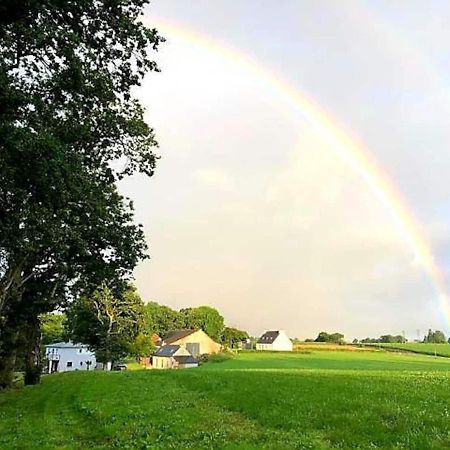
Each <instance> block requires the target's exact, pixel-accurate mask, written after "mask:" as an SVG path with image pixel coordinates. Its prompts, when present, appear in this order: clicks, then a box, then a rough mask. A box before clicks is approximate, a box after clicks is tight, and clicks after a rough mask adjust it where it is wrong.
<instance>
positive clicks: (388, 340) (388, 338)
mask: <svg viewBox="0 0 450 450" xmlns="http://www.w3.org/2000/svg"><path fill="white" fill-rule="evenodd" d="M358 342H361V344H378V343H380V344H381V343H384V344H399V343H400V344H401V343H404V342H407V339H405V337H404V336H402V335H401V334H397V335H395V336H394V335H392V334H384V335H382V336H380V337H379V338H369V337H367V338H364V339H361V341H358V340H357V339H356V342H355V344H356V343H358Z"/></svg>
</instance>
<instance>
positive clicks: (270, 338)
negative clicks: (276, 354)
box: [256, 330, 293, 352]
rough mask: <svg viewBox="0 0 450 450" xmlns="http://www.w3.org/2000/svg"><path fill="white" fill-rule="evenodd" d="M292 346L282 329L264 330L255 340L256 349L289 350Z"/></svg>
mask: <svg viewBox="0 0 450 450" xmlns="http://www.w3.org/2000/svg"><path fill="white" fill-rule="evenodd" d="M292 348H293V345H292V341H291V340H290V339H289V337H288V335H287V334H286V333H285V332H284V331H283V330H277V331H266V332H265V333H264V334H263V335H262V336H261V337H260V338H259V339H258V340H257V341H256V350H269V351H284V352H291V351H292Z"/></svg>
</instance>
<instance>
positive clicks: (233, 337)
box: [222, 327, 249, 347]
mask: <svg viewBox="0 0 450 450" xmlns="http://www.w3.org/2000/svg"><path fill="white" fill-rule="evenodd" d="M248 338H249V335H248V333H247V332H246V331H243V330H238V329H237V328H232V327H225V328H224V330H223V332H222V342H223V343H224V344H227V345H228V346H229V347H235V346H236V345H237V344H238V343H239V342H244V341H245V340H246V339H248Z"/></svg>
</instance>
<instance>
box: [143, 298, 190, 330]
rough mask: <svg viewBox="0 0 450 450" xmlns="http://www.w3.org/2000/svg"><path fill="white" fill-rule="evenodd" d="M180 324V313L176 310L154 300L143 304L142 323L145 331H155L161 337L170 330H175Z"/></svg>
mask: <svg viewBox="0 0 450 450" xmlns="http://www.w3.org/2000/svg"><path fill="white" fill-rule="evenodd" d="M182 326H183V323H182V320H181V314H180V313H179V312H178V311H175V310H173V309H172V308H169V307H168V306H165V305H159V304H158V303H156V302H149V303H146V304H145V306H144V323H143V330H144V331H145V333H147V334H152V333H156V334H157V335H159V336H161V337H163V336H165V335H166V334H167V333H169V332H170V331H173V330H177V329H179V328H181V327H182Z"/></svg>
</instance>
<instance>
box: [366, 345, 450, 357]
mask: <svg viewBox="0 0 450 450" xmlns="http://www.w3.org/2000/svg"><path fill="white" fill-rule="evenodd" d="M370 347H372V348H374V347H375V348H386V349H394V350H405V351H408V352H413V353H423V354H424V355H435V354H436V355H437V356H445V357H450V344H432V343H421V342H420V343H418V342H406V343H405V344H370ZM364 348H369V347H364Z"/></svg>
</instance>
